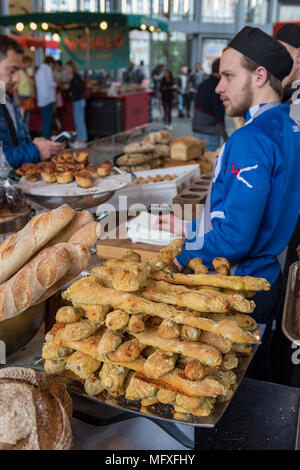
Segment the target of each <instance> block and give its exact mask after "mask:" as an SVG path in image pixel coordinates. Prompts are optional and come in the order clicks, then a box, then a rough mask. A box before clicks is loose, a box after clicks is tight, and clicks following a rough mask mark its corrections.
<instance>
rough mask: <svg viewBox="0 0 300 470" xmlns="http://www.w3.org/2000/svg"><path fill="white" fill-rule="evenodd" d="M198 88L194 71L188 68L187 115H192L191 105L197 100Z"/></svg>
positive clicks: (188, 116)
mask: <svg viewBox="0 0 300 470" xmlns="http://www.w3.org/2000/svg"><path fill="white" fill-rule="evenodd" d="M195 94H196V88H195V81H194V76H193V73H192V71H191V70H190V69H188V84H187V93H186V117H187V118H190V117H191V107H192V105H193V103H194V100H195Z"/></svg>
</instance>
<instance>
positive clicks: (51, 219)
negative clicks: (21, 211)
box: [0, 204, 75, 283]
mask: <svg viewBox="0 0 300 470" xmlns="http://www.w3.org/2000/svg"><path fill="white" fill-rule="evenodd" d="M74 214H75V211H74V210H73V209H72V208H71V207H69V206H68V205H67V204H64V205H63V206H60V207H58V208H57V209H54V210H53V211H51V212H44V213H42V214H38V215H36V216H35V217H33V218H32V219H31V220H30V221H29V222H28V224H27V225H25V227H24V228H23V229H22V230H19V232H17V233H15V234H14V235H11V236H10V237H9V238H7V239H6V240H5V241H4V242H3V243H1V245H0V266H1V269H0V283H1V282H4V281H6V280H7V279H9V278H10V277H11V276H12V275H13V274H15V273H16V272H17V271H18V269H20V268H21V267H22V266H23V265H24V264H25V263H26V262H27V261H28V260H29V259H30V258H31V257H32V255H34V254H35V253H37V251H38V250H40V249H41V248H42V247H43V246H44V245H45V244H46V243H47V242H48V241H49V240H50V239H51V238H53V237H55V235H56V234H57V233H58V232H60V231H61V230H62V229H63V228H64V227H65V226H66V225H67V224H68V223H69V222H70V221H71V219H72V218H73V217H74Z"/></svg>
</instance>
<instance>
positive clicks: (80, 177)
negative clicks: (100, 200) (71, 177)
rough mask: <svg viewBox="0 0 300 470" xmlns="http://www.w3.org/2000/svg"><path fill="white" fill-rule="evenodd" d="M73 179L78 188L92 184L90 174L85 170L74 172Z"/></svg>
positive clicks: (89, 186)
mask: <svg viewBox="0 0 300 470" xmlns="http://www.w3.org/2000/svg"><path fill="white" fill-rule="evenodd" d="M75 180H76V183H77V185H78V186H79V187H80V188H91V187H92V186H93V185H94V183H93V179H92V177H91V174H90V173H89V172H88V171H86V170H81V171H79V172H78V173H76V175H75Z"/></svg>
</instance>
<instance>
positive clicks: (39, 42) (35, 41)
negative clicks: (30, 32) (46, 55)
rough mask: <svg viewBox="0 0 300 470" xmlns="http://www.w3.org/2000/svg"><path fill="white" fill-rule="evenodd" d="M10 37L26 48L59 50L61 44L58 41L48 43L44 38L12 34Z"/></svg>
mask: <svg viewBox="0 0 300 470" xmlns="http://www.w3.org/2000/svg"><path fill="white" fill-rule="evenodd" d="M10 37H11V38H13V39H15V40H16V41H18V43H19V44H21V46H23V47H24V48H30V47H34V48H35V49H59V48H60V43H59V42H58V41H47V40H46V39H44V38H36V37H28V36H17V35H16V34H10Z"/></svg>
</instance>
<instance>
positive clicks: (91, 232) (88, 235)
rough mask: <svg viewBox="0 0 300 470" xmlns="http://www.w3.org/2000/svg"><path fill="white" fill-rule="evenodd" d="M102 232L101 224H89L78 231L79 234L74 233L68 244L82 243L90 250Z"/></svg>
mask: <svg viewBox="0 0 300 470" xmlns="http://www.w3.org/2000/svg"><path fill="white" fill-rule="evenodd" d="M100 232H101V225H100V224H99V222H90V223H89V224H87V225H85V226H84V227H81V228H80V229H79V230H77V232H75V233H73V235H72V236H71V237H70V239H69V240H68V242H69V243H80V244H81V245H84V246H85V247H87V248H88V249H89V250H90V249H91V248H93V246H94V245H95V243H96V241H97V240H98V238H99V236H100Z"/></svg>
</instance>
